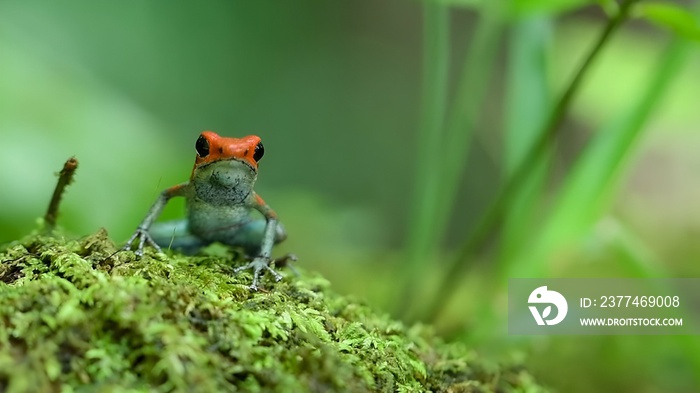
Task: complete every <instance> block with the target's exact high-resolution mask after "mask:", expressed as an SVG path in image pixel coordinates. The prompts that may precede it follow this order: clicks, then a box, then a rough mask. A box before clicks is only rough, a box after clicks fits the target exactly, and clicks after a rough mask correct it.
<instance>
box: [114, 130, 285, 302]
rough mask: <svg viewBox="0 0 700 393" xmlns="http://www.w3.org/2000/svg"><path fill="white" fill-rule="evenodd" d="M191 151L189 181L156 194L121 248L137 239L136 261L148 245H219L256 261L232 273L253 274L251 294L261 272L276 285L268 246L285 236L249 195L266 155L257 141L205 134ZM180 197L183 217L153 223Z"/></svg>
mask: <svg viewBox="0 0 700 393" xmlns="http://www.w3.org/2000/svg"><path fill="white" fill-rule="evenodd" d="M195 150H196V152H197V156H196V158H195V162H194V168H193V169H192V175H191V176H190V180H189V181H188V182H186V183H182V184H178V185H176V186H173V187H170V188H168V189H166V190H164V191H163V192H162V193H161V194H160V196H159V197H158V199H157V200H156V202H155V203H154V204H153V205H152V206H151V209H150V210H149V212H148V214H147V215H146V218H145V219H144V220H143V221H142V222H141V224H140V225H139V226H138V228H137V229H136V232H135V233H134V235H133V236H132V237H131V238H130V239H129V241H128V242H127V243H126V245H125V246H124V249H131V246H132V243H134V242H135V241H136V240H137V239H138V245H137V248H136V254H137V256H139V257H141V256H142V255H143V248H144V246H145V245H146V243H148V244H150V245H152V246H153V247H155V248H156V249H158V250H159V251H160V248H161V247H172V248H173V249H176V250H180V251H182V252H184V253H187V254H193V253H195V252H197V251H198V250H199V249H200V248H202V247H204V246H206V245H208V244H211V243H212V242H221V243H223V244H227V245H230V246H237V247H242V248H243V249H245V251H246V253H247V254H248V255H250V256H255V257H254V259H253V260H252V262H250V263H248V264H247V265H245V266H243V267H240V268H237V269H236V270H235V271H236V272H238V271H241V270H244V269H253V272H254V275H253V284H252V285H251V288H252V289H257V284H258V280H259V277H260V275H261V273H262V272H263V271H264V270H267V271H269V272H270V273H272V275H273V276H274V277H275V279H277V280H280V279H281V278H282V277H281V276H280V275H279V274H278V273H277V272H275V271H274V270H273V269H272V268H271V267H270V266H269V264H270V256H271V253H272V246H273V245H274V244H277V243H279V242H281V241H283V240H284V239H285V238H286V237H287V235H286V233H285V230H284V227H283V226H282V225H281V224H280V223H279V221H278V219H277V214H275V212H274V211H273V210H272V209H271V208H270V206H268V205H267V204H266V203H265V201H264V200H263V199H262V198H261V197H260V196H259V195H258V194H256V193H255V191H254V190H253V187H254V185H255V181H256V179H257V176H258V162H259V161H260V159H261V158H262V156H263V154H264V148H263V144H262V142H261V141H260V138H259V137H257V136H255V135H250V136H246V137H244V138H226V137H222V136H219V135H217V134H216V133H214V132H211V131H205V132H203V133H202V134H201V135H200V136H199V138H198V139H197V142H196V143H195ZM178 196H180V197H185V199H186V206H187V218H186V219H185V220H178V221H169V222H162V223H160V222H159V223H154V221H155V220H156V219H157V218H158V216H159V215H160V213H161V211H162V210H163V208H164V207H165V205H166V204H167V203H168V200H170V198H173V197H178Z"/></svg>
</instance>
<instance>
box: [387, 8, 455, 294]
mask: <svg viewBox="0 0 700 393" xmlns="http://www.w3.org/2000/svg"><path fill="white" fill-rule="evenodd" d="M449 22H450V20H449V9H448V7H446V6H443V5H440V4H436V3H432V2H425V3H424V5H423V99H422V113H421V124H420V128H419V132H418V138H417V140H418V142H419V143H418V146H417V147H418V149H417V152H416V156H417V160H416V161H417V163H418V167H417V168H416V177H415V189H414V196H415V199H414V201H413V207H412V215H411V225H410V227H409V233H408V239H407V245H406V255H405V261H404V263H403V266H402V267H403V269H404V272H405V279H404V282H403V284H404V285H405V291H406V293H404V296H400V297H399V299H405V298H407V297H410V296H411V293H410V291H411V290H412V289H413V288H415V287H416V286H417V285H418V280H419V279H420V278H421V277H422V276H423V271H424V270H425V261H429V260H432V259H433V258H434V255H435V251H436V248H437V242H438V240H437V239H436V238H435V237H434V236H433V234H434V233H435V231H436V221H435V210H436V207H437V205H438V203H439V197H440V184H439V178H438V177H437V176H435V174H436V173H438V172H439V171H440V162H439V161H438V160H436V159H435V157H438V156H439V155H440V147H441V144H442V140H443V134H444V132H443V129H444V128H443V123H444V120H445V112H446V110H447V109H446V108H447V95H448V93H447V80H448V73H449V58H450V39H449V30H450V23H449Z"/></svg>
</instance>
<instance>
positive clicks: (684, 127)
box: [0, 0, 700, 392]
mask: <svg viewBox="0 0 700 393" xmlns="http://www.w3.org/2000/svg"><path fill="white" fill-rule="evenodd" d="M439 3H440V4H438V5H435V3H432V4H428V5H424V4H423V3H420V2H417V1H408V0H383V1H367V0H354V1H344V2H321V1H295V2H283V1H256V2H225V1H206V2H197V3H194V2H185V1H170V2H156V1H120V2H88V1H62V2H60V3H59V2H51V1H12V0H0V168H1V169H0V185H2V186H1V190H2V192H0V206H1V208H0V243H3V242H7V241H11V240H14V239H17V238H19V237H21V236H23V235H24V234H26V233H28V232H29V231H30V230H32V229H33V228H35V227H36V219H37V217H40V216H42V215H43V213H44V210H45V208H46V206H47V204H48V201H49V198H50V195H51V192H52V189H53V187H54V184H55V176H54V173H55V172H56V171H58V170H59V169H60V168H61V165H62V164H63V162H64V161H65V160H66V159H67V158H68V157H70V156H71V155H75V156H76V157H77V158H78V159H79V161H80V167H79V169H78V172H77V176H76V182H75V183H74V184H73V185H72V186H71V187H70V188H69V189H68V191H67V193H66V195H65V200H64V204H63V205H62V209H61V216H60V218H59V224H60V225H61V226H63V227H64V228H66V229H67V230H68V231H69V232H71V233H74V234H76V235H84V234H88V233H91V232H94V231H95V230H97V229H98V228H100V227H105V228H107V230H108V231H109V233H110V234H111V236H112V237H113V238H114V239H115V241H117V242H123V241H124V240H126V238H128V236H129V235H130V234H131V232H132V231H133V229H134V228H135V227H136V225H137V224H138V223H139V221H140V220H141V219H142V218H143V216H144V214H145V213H146V211H147V209H148V207H149V206H150V204H151V203H152V202H153V201H154V199H155V197H156V195H157V194H158V192H160V190H162V189H163V188H165V187H167V186H170V185H173V184H176V183H179V182H182V181H184V180H186V179H187V177H188V176H189V172H190V170H191V166H192V163H193V159H194V154H195V153H194V148H193V146H194V141H195V140H196V138H197V136H198V134H199V132H201V131H202V130H206V129H210V130H214V131H216V132H218V133H220V134H222V135H228V136H242V135H247V134H251V133H253V134H257V135H260V136H261V137H262V139H263V141H264V143H265V148H266V155H265V158H264V159H263V160H262V161H261V169H260V175H259V180H258V186H257V190H258V192H259V193H260V194H261V195H262V196H263V197H264V198H265V199H266V201H267V202H268V203H269V204H270V205H271V206H272V207H273V208H274V209H275V210H276V211H277V212H278V214H279V215H280V217H281V219H282V221H283V222H284V223H285V225H286V226H287V229H288V232H289V233H290V237H289V240H288V241H287V242H285V243H284V244H283V245H281V246H279V247H278V248H277V250H276V253H279V254H281V253H283V252H285V251H293V252H295V253H296V254H298V256H299V257H300V261H299V262H298V264H299V265H300V266H302V267H304V268H306V269H310V270H317V271H320V272H321V273H322V274H324V275H325V276H326V277H328V279H329V280H330V281H331V282H332V283H333V286H334V287H335V288H336V289H337V290H339V291H341V292H344V293H352V294H355V295H357V296H358V297H359V298H362V299H366V301H368V302H369V303H371V304H374V305H375V306H376V307H378V308H382V309H385V310H386V311H387V312H391V313H394V314H395V315H397V316H399V317H402V318H404V319H405V320H407V321H416V320H420V321H423V322H430V323H434V324H435V326H436V329H437V330H438V331H439V332H440V333H441V334H443V335H445V336H446V337H449V338H451V339H453V340H464V341H465V342H467V343H468V344H469V345H472V346H473V347H474V348H475V349H476V350H478V351H480V352H483V353H485V354H488V355H489V356H493V357H494V358H509V357H513V356H519V357H523V358H524V359H525V362H526V364H528V366H529V367H530V368H531V369H532V370H533V372H534V373H535V374H536V375H537V376H538V378H540V379H541V380H542V381H543V382H545V383H547V384H549V385H551V386H552V387H554V388H555V389H558V390H559V391H563V392H593V391H596V392H600V391H618V392H670V391H673V392H696V391H699V390H700V383H699V380H698V378H699V377H698V375H700V341H699V340H698V339H697V338H695V337H626V336H614V337H537V338H522V337H508V336H507V334H506V333H505V319H504V318H505V317H504V312H505V311H504V310H505V300H504V299H505V297H504V293H505V292H504V291H505V288H504V282H505V280H506V279H507V278H508V277H513V276H516V277H517V276H519V277H526V276H554V277H558V276H560V277H574V276H583V277H586V276H591V277H609V276H620V277H652V276H671V277H698V276H700V266H699V265H698V263H697V261H698V260H700V242H698V241H697V239H698V236H700V204H698V203H697V201H698V200H700V182H698V181H697V174H698V173H700V154H698V148H699V147H700V134H699V133H698V132H697V130H698V127H699V126H700V110H698V108H700V106H699V105H700V104H699V101H698V92H700V72H698V69H700V51H699V50H698V47H697V45H695V44H691V43H689V42H686V41H685V40H684V39H683V38H680V37H678V36H677V34H675V33H679V32H680V33H687V34H685V35H686V36H687V35H691V36H692V35H693V31H692V26H690V27H689V25H688V23H689V20H685V22H684V23H675V24H674V23H669V24H667V27H668V26H671V29H670V31H669V29H666V28H663V27H658V26H654V25H653V24H651V23H648V22H647V21H646V20H645V19H644V18H642V17H639V16H640V14H639V13H631V14H630V16H637V18H634V19H633V20H630V21H627V22H625V23H624V26H623V27H622V28H621V29H620V30H619V31H617V32H615V34H614V35H613V36H612V37H611V38H610V39H609V40H608V41H606V43H605V47H604V48H603V49H602V52H601V53H600V55H599V56H598V57H597V58H596V60H595V62H594V63H593V64H592V66H591V67H590V68H589V69H588V70H587V71H589V72H588V74H587V75H586V78H585V79H584V80H583V84H582V86H581V90H580V91H579V94H577V95H576V98H575V100H574V102H573V105H572V106H571V107H570V110H568V111H567V116H566V118H565V120H564V123H563V124H562V126H561V127H559V131H560V132H561V136H560V137H559V138H558V139H557V140H556V144H555V145H554V149H552V150H551V151H549V152H548V153H547V154H545V155H542V161H541V162H538V163H537V164H536V165H533V168H532V172H533V173H535V175H533V178H528V179H527V181H525V182H524V184H525V188H524V190H520V191H518V193H517V195H515V194H514V196H513V198H512V200H511V201H509V202H508V204H506V206H505V207H504V209H505V210H503V211H504V215H503V218H504V219H503V220H501V221H502V225H501V226H500V227H499V228H500V230H499V231H498V232H497V234H498V235H499V236H495V237H494V236H491V237H489V241H488V242H487V247H486V251H485V252H481V253H477V254H475V255H474V256H472V257H470V258H467V259H466V260H461V262H460V263H462V264H463V265H464V266H465V269H464V270H461V271H460V274H459V275H454V277H455V282H456V288H457V289H456V291H452V292H450V293H449V296H448V297H445V298H442V299H440V301H439V304H444V305H445V307H440V309H439V310H438V309H436V308H435V306H434V304H435V299H432V297H434V296H435V293H436V290H437V289H438V288H441V287H443V281H442V280H444V278H442V277H441V274H442V273H443V272H444V271H446V270H447V269H448V266H450V264H452V263H455V262H453V260H454V258H455V256H456V255H458V254H459V251H458V250H459V249H460V248H461V247H462V245H463V244H464V241H465V239H467V236H468V233H470V230H472V229H474V226H475V223H476V222H478V219H479V217H480V215H481V214H482V213H483V212H484V211H485V210H486V209H487V208H488V206H489V205H490V203H492V202H493V200H494V199H495V198H496V195H498V190H499V189H502V187H503V185H504V184H505V183H506V179H507V178H508V176H509V175H512V174H513V173H516V168H517V163H518V162H520V159H521V157H522V156H523V155H524V154H525V153H524V152H525V151H526V150H527V148H528V146H530V145H531V143H532V140H533V138H534V137H533V135H535V133H536V132H537V131H538V130H539V129H541V128H542V125H543V123H544V121H545V118H546V117H547V116H548V114H549V113H551V108H552V107H553V105H554V103H555V102H556V100H557V99H558V97H559V96H560V94H561V92H562V91H564V89H566V87H567V85H568V83H569V81H570V80H571V78H572V76H573V75H574V73H575V71H576V70H577V69H578V68H579V67H580V64H581V63H582V61H583V59H584V58H585V55H586V53H588V52H589V51H590V50H591V47H592V45H593V44H594V42H595V41H596V39H597V37H599V36H600V34H601V32H602V30H603V29H604V27H605V25H606V21H607V20H609V18H610V17H612V15H614V14H615V12H616V10H617V9H619V7H616V6H615V4H616V3H615V2H613V1H598V2H596V1H591V2H586V1H566V0H556V1H555V0H549V1H543V0H540V1H513V2H483V3H482V2H480V1H466V0H463V1H459V0H456V1H442V2H439ZM588 3H593V4H588ZM597 3H603V7H600V6H599V5H598V4H597ZM687 4H690V3H685V5H684V3H677V5H679V6H680V7H685V8H682V9H689V8H688V7H687ZM679 9H681V8H679ZM606 11H607V12H608V14H607V15H606ZM657 11H658V10H657ZM649 15H651V14H649ZM657 16H658V13H657ZM662 16H663V15H662ZM677 16H678V15H676V17H677ZM679 18H680V19H682V18H681V17H677V18H676V20H678V19H679ZM650 19H652V20H656V21H658V20H661V21H662V22H663V18H658V17H657V18H655V19H654V18H650ZM671 19H673V15H672V18H671ZM672 22H673V21H672ZM661 24H662V25H663V23H661ZM674 26H675V28H674ZM689 30H690V33H688V31H689ZM674 32H675V33H674ZM681 35H684V34H681ZM431 70H432V73H431ZM465 75H466V77H465ZM459 81H465V82H464V83H462V82H459ZM463 104H464V105H463ZM455 108H456V109H455ZM463 112H464V116H463V118H460V117H459V115H460V114H461V113H463ZM455 114H457V115H458V116H456V119H457V120H454V121H451V120H449V119H451V118H455ZM450 116H452V117H450ZM444 119H447V120H444ZM452 125H453V126H454V127H452ZM450 127H452V128H454V129H455V130H457V131H459V132H457V133H456V134H455V139H450V137H449V136H448V137H446V138H445V139H442V140H441V139H440V138H441V136H438V137H435V135H437V134H440V135H443V131H442V130H444V129H449V128H450ZM469 131H471V132H469ZM446 135H449V133H447V134H446ZM462 137H463V138H464V139H460V138H462ZM460 140H461V141H462V142H458V141H460ZM440 179H447V180H440ZM528 190H529V191H528ZM452 200H454V203H452ZM431 206H432V207H431ZM183 208H184V203H183V201H181V200H173V201H172V202H171V203H170V205H169V207H168V208H167V209H166V212H165V214H164V216H163V218H174V217H179V216H181V215H182V214H183ZM426 223H427V224H428V225H425V224H426ZM431 304H433V306H431Z"/></svg>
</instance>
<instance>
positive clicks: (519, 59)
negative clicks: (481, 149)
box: [501, 16, 552, 260]
mask: <svg viewBox="0 0 700 393" xmlns="http://www.w3.org/2000/svg"><path fill="white" fill-rule="evenodd" d="M551 34H552V31H551V21H550V20H549V18H547V17H544V16H535V17H526V18H523V19H521V20H517V21H515V22H514V24H513V26H512V30H511V33H510V51H509V62H508V64H509V68H508V70H507V71H508V73H507V84H506V92H507V95H506V111H505V112H506V126H505V146H504V148H505V149H504V164H505V172H506V178H508V176H511V175H513V173H514V172H515V171H516V169H517V164H518V163H519V162H522V160H523V158H524V157H525V154H527V149H529V148H530V147H531V146H533V145H534V144H535V141H536V140H537V135H538V132H539V130H541V129H542V126H543V125H544V122H545V121H546V114H547V111H548V108H550V105H551V93H550V90H549V86H548V82H547V76H548V69H549V67H548V64H547V52H548V46H549V42H550V38H551ZM548 156H549V154H548V153H545V154H543V157H542V160H541V161H540V162H538V163H537V165H536V168H534V169H533V173H532V175H531V176H532V177H531V178H530V179H529V180H527V181H526V182H524V183H523V186H522V188H521V189H520V190H518V191H517V192H516V193H515V195H513V197H512V198H511V200H510V204H509V206H508V207H507V208H506V209H507V213H506V215H505V217H504V227H503V236H502V240H501V259H506V260H507V259H508V258H510V257H512V253H513V252H514V251H515V250H517V249H518V248H519V246H520V244H522V242H523V241H524V239H525V238H526V235H527V233H529V232H530V227H531V224H532V218H533V213H534V212H535V210H536V209H535V208H536V203H537V201H538V199H539V196H540V192H541V188H542V184H543V182H544V180H545V177H546V174H547V170H546V169H547V164H548V161H549V158H548Z"/></svg>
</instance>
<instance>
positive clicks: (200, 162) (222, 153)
mask: <svg viewBox="0 0 700 393" xmlns="http://www.w3.org/2000/svg"><path fill="white" fill-rule="evenodd" d="M195 150H196V151H197V158H195V160H194V167H195V168H198V167H202V166H206V165H208V164H211V163H214V162H217V161H225V160H236V161H240V162H243V163H245V164H248V165H249V166H250V167H251V168H252V169H253V170H254V171H256V172H257V170H258V161H260V159H261V158H262V156H263V154H264V153H265V148H264V147H263V144H262V142H261V141H260V137H258V136H256V135H248V136H245V137H243V138H226V137H223V136H219V135H218V134H217V133H215V132H212V131H204V132H202V134H201V135H200V136H199V138H198V139H197V142H196V143H195Z"/></svg>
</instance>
